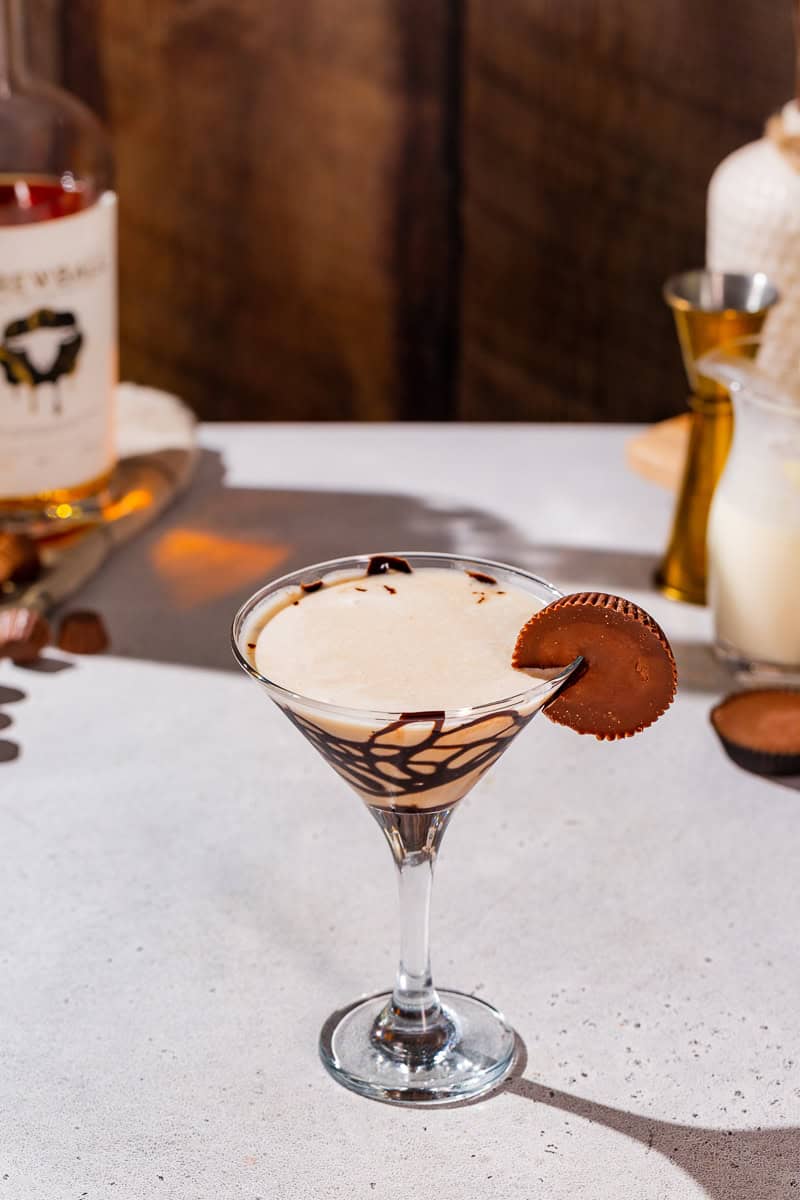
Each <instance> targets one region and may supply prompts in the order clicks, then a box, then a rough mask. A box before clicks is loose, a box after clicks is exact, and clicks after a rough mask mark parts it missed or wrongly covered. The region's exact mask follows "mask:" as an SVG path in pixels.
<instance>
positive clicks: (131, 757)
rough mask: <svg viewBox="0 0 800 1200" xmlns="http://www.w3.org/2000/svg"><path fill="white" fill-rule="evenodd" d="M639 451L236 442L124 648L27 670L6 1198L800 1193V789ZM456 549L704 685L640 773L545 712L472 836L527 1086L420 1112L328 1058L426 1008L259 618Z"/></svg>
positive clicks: (457, 834) (466, 852) (258, 437)
mask: <svg viewBox="0 0 800 1200" xmlns="http://www.w3.org/2000/svg"><path fill="white" fill-rule="evenodd" d="M630 432H631V431H630V430H624V429H619V428H616V429H610V428H605V429H596V428H595V429H592V428H591V427H582V428H577V427H575V428H567V427H548V428H541V427H528V428H525V427H515V428H503V427H498V426H493V427H482V428H469V427H459V428H446V429H445V428H437V427H430V428H414V427H409V426H405V427H398V428H388V427H380V426H377V427H356V428H348V427H346V426H345V427H331V426H325V427H313V426H311V427H302V428H300V427H296V426H295V427H293V426H282V427H270V426H260V427H251V428H243V427H238V428H237V427H224V426H222V427H217V428H214V429H207V430H206V431H205V432H204V440H205V445H206V447H207V450H206V454H205V456H204V461H203V463H202V465H201V471H200V475H199V477H198V481H197V485H196V487H195V488H194V490H193V491H192V493H191V494H190V495H188V496H187V497H186V498H185V499H184V500H183V501H181V502H180V503H179V505H178V506H176V508H175V509H174V510H172V512H171V513H170V515H169V517H168V519H166V520H165V521H164V522H163V523H162V524H160V525H159V526H158V527H157V528H156V529H153V530H151V531H149V532H148V533H146V534H145V535H144V536H143V537H142V538H141V539H140V540H139V541H137V542H136V543H135V544H132V545H130V546H126V547H124V548H123V549H122V550H121V551H120V552H119V554H118V555H117V556H116V557H115V558H114V559H113V560H112V561H110V562H109V563H108V564H107V566H106V568H105V569H104V572H103V574H102V575H101V576H99V577H98V578H97V579H96V580H95V581H94V582H93V583H92V584H90V585H89V586H88V587H87V588H86V590H85V592H84V593H83V594H82V596H81V597H80V606H81V607H97V608H99V609H101V610H102V612H103V614H104V616H105V617H106V620H107V622H108V625H109V628H110V631H111V637H112V644H113V648H112V651H111V653H110V654H108V655H106V656H104V657H101V658H93V659H74V660H70V659H69V658H68V656H66V655H63V654H60V653H57V652H53V653H52V655H51V666H52V664H53V663H54V662H55V660H56V659H60V660H61V663H62V664H63V663H67V664H71V665H67V666H63V667H62V669H60V670H52V669H51V670H48V671H41V670H40V671H31V670H24V669H21V668H17V667H13V666H11V665H9V664H6V663H2V664H0V714H2V716H3V721H2V724H3V725H4V726H5V727H4V728H3V729H2V731H0V739H2V740H0V760H2V761H0V846H2V871H0V969H2V987H0V1130H2V1136H0V1200H97V1198H100V1197H102V1198H106V1197H108V1198H112V1200H154V1198H159V1200H160V1198H168V1200H198V1198H206V1197H213V1198H218V1197H219V1198H223V1197H224V1198H226V1200H227V1198H228V1197H230V1198H236V1200H238V1198H242V1200H257V1198H261V1200H278V1198H280V1200H308V1198H311V1197H314V1198H317V1197H319V1198H328V1197H329V1198H330V1200H338V1198H342V1200H362V1198H363V1200H373V1197H374V1198H375V1200H378V1198H391V1200H401V1198H402V1200H417V1198H419V1200H429V1198H430V1197H432V1196H433V1197H437V1200H462V1198H464V1200H466V1198H470V1200H471V1198H472V1197H476V1196H481V1197H491V1198H492V1200H494V1198H496V1200H517V1198H519V1200H533V1198H538V1197H547V1198H548V1200H574V1198H575V1197H585V1198H587V1200H594V1198H597V1200H673V1198H675V1200H678V1198H680V1200H695V1198H699V1197H711V1198H712V1200H778V1198H780V1200H784V1198H791V1197H792V1196H795V1195H797V1196H798V1197H800V1033H799V1032H798V1028H799V1024H800V1022H799V1020H798V999H797V998H798V988H799V987H800V965H799V963H798V949H797V944H798V937H797V925H798V918H799V917H800V886H799V885H798V882H797V881H798V871H797V862H798V852H799V849H798V848H800V791H798V789H797V787H796V786H792V784H793V781H788V782H787V783H786V784H785V785H779V784H777V783H772V782H769V781H766V780H763V779H758V778H755V777H753V776H749V775H746V774H744V773H742V772H741V771H739V770H737V768H735V767H734V766H733V765H732V764H731V763H730V762H729V761H728V760H727V759H726V758H725V757H724V755H723V753H722V751H721V750H720V748H719V746H718V744H717V742H716V740H715V738H714V736H713V734H712V733H711V731H710V729H709V726H708V722H707V714H708V710H709V708H710V707H711V704H712V702H713V700H714V699H715V698H716V697H717V696H718V695H719V693H720V690H721V688H724V686H725V680H724V679H721V678H720V676H719V674H718V672H717V671H716V669H715V668H714V666H713V665H712V664H711V662H710V661H709V659H708V657H707V653H706V649H705V641H706V639H707V637H708V632H709V630H708V624H707V615H706V614H705V613H704V612H703V611H702V610H697V609H691V608H688V607H682V606H678V605H674V604H670V603H669V602H667V601H665V600H662V599H660V598H659V597H657V596H655V595H654V594H653V593H652V592H651V590H650V584H649V577H650V573H651V570H652V567H653V565H654V563H655V560H656V558H657V556H658V552H659V550H660V549H661V547H662V544H663V542H664V539H665V537H666V532H667V527H668V523H669V512H670V498H669V497H668V496H667V495H666V494H665V493H662V492H660V491H659V490H658V489H656V488H653V487H651V486H649V485H647V484H645V483H643V482H640V481H639V480H637V479H635V478H633V477H631V476H630V475H629V474H628V473H627V472H626V469H625V467H624V462H623V446H624V441H625V437H626V436H627V435H628V434H630ZM425 548H433V549H454V550H461V551H464V552H467V553H472V554H484V555H487V556H490V557H495V558H499V559H506V560H508V561H511V562H514V563H517V564H520V565H522V566H525V567H528V568H531V569H537V568H538V569H539V571H540V573H542V574H545V575H548V576H550V577H551V578H552V579H553V581H554V582H555V583H557V584H558V585H559V586H561V587H562V588H563V589H564V590H576V589H578V588H583V587H597V588H603V589H606V590H618V591H620V592H622V593H624V594H627V595H629V596H630V597H631V598H632V599H634V600H635V601H637V602H639V603H641V604H643V605H644V606H645V607H646V608H649V609H650V610H651V611H652V612H653V614H654V615H655V616H656V618H657V619H658V620H659V621H660V622H662V624H663V625H664V627H665V628H666V630H667V632H668V633H669V634H670V636H671V637H672V638H673V640H674V643H675V647H676V651H677V655H678V660H679V666H680V667H681V669H682V682H681V690H680V694H679V697H678V701H677V703H676V704H675V706H674V707H673V709H672V710H671V711H670V712H669V713H668V714H667V716H666V717H664V719H663V720H662V721H660V722H659V723H658V725H657V726H655V727H654V728H653V729H652V730H650V731H649V732H648V733H646V734H644V735H642V736H641V737H639V738H636V739H633V740H631V741H630V742H625V743H621V744H614V745H608V744H600V743H598V742H595V741H593V740H588V739H585V738H579V737H577V736H575V735H573V734H571V733H570V732H569V731H567V730H565V729H560V728H557V727H554V726H552V725H551V724H550V723H549V722H548V721H547V720H546V719H544V718H542V717H540V718H537V720H536V721H535V722H534V723H533V725H532V726H531V728H530V730H529V731H527V732H526V733H525V734H524V735H523V736H522V737H520V739H519V740H518V742H517V743H516V744H515V745H514V746H513V747H512V748H511V749H510V750H509V752H508V754H507V755H506V756H505V757H504V759H503V760H502V762H501V763H500V764H499V765H498V766H497V767H496V768H495V769H494V772H493V773H491V774H490V775H489V776H488V777H487V778H486V779H485V780H484V781H483V782H482V784H481V785H480V786H479V788H478V789H477V790H476V791H475V793H474V794H473V795H472V796H471V797H470V798H469V799H468V800H467V801H466V802H465V803H464V805H463V807H462V810H461V812H460V813H459V814H458V815H457V817H456V818H455V820H454V821H453V823H452V826H451V828H450V830H449V831H448V834H447V837H446V839H445V843H444V849H443V852H442V858H441V863H440V868H439V874H438V881H437V888H436V895H435V901H434V922H433V935H434V968H435V973H436V976H437V979H438V980H439V982H440V983H442V984H446V985H450V986H454V987H457V988H461V989H463V990H466V991H474V992H476V993H477V994H478V995H480V996H484V997H486V998H489V999H491V1000H492V1001H493V1002H494V1003H496V1004H497V1005H498V1006H499V1007H501V1008H502V1009H503V1010H504V1011H505V1013H506V1015H507V1016H508V1018H509V1019H510V1020H511V1021H512V1023H513V1024H514V1026H515V1027H516V1029H517V1030H518V1031H519V1035H520V1038H521V1041H522V1043H523V1047H524V1049H523V1052H522V1062H521V1065H520V1069H519V1072H518V1075H517V1077H516V1078H515V1079H514V1080H513V1081H512V1082H511V1084H510V1085H508V1086H506V1088H505V1089H504V1090H503V1091H501V1092H500V1093H499V1094H496V1095H495V1096H493V1097H491V1098H489V1099H487V1100H485V1101H483V1102H481V1103H477V1104H473V1105H471V1106H468V1107H463V1108H452V1109H447V1110H438V1111H431V1110H428V1111H408V1110H403V1109H397V1108H391V1107H388V1106H384V1105H379V1104H374V1103H370V1102H368V1101H365V1100H362V1099H359V1098H357V1097H356V1096H353V1095H351V1094H349V1093H347V1092H345V1091H344V1090H343V1089H341V1088H339V1087H337V1086H336V1085H335V1084H334V1083H333V1082H332V1081H331V1080H329V1079H328V1077H327V1076H326V1075H325V1073H324V1071H323V1069H322V1067H321V1066H320V1064H319V1062H318V1060H317V1054H316V1038H317V1033H318V1030H319V1027H320V1025H321V1024H322V1022H323V1020H324V1019H325V1018H326V1017H327V1016H328V1014H329V1013H330V1012H331V1011H332V1010H333V1009H334V1008H336V1007H338V1006H340V1005H342V1004H344V1003H346V1002H347V1001H349V1000H350V999H352V998H354V997H355V996H356V995H357V994H358V993H361V992H367V991H372V990H376V989H378V988H380V987H383V986H384V985H386V984H388V983H389V981H390V979H391V974H392V970H393V963H394V950H395V946H394V942H395V932H394V931H395V909H394V903H395V893H394V880H393V877H392V868H391V863H390V859H389V855H388V851H387V850H386V848H385V847H384V845H383V844H382V842H381V839H380V835H379V833H378V831H377V829H376V827H375V826H374V824H373V822H372V821H371V819H370V817H369V816H368V814H367V813H366V811H365V810H364V809H362V807H361V806H360V804H359V802H358V801H357V800H356V799H355V798H354V797H353V796H352V795H351V794H350V793H349V792H348V791H347V789H346V787H345V785H344V784H342V783H341V782H340V781H338V780H337V779H336V778H335V777H334V775H333V774H332V773H331V771H330V769H329V768H328V767H326V766H325V764H324V763H323V762H322V761H321V760H318V759H317V758H316V757H315V756H314V752H313V751H312V750H311V749H310V747H308V746H307V745H306V744H305V743H304V742H303V741H302V739H301V738H300V736H299V735H298V734H297V733H296V732H295V731H294V730H293V729H292V728H291V727H290V725H289V724H288V722H286V721H285V719H284V718H283V717H282V716H281V715H280V714H279V713H278V712H277V710H275V709H273V708H272V707H271V706H270V704H269V703H268V702H266V701H265V700H264V699H262V697H261V696H259V695H258V693H257V691H256V689H255V688H253V686H252V684H250V683H249V682H248V681H247V680H246V679H245V678H244V677H240V676H239V674H237V673H236V671H235V670H234V668H233V663H232V661H231V660H230V659H229V650H228V646H227V623H228V619H229V617H230V615H231V613H232V611H233V609H234V607H235V605H236V604H237V603H238V601H239V600H240V599H242V598H243V597H244V596H245V595H246V594H248V592H249V591H251V590H252V588H253V587H254V586H255V585H256V584H257V583H258V582H259V580H260V579H261V578H262V577H265V576H268V575H270V574H274V573H275V572H276V571H279V570H281V569H282V568H284V567H285V568H286V569H291V568H293V567H295V566H299V565H302V564H303V563H304V562H311V561H313V560H314V559H318V558H321V557H326V556H332V555H335V554H338V553H343V552H347V551H351V552H352V551H356V552H358V551H362V550H378V549H425Z"/></svg>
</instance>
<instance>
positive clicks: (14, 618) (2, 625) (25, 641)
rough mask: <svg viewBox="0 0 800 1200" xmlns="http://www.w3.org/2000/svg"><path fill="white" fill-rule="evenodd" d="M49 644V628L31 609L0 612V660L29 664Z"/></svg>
mask: <svg viewBox="0 0 800 1200" xmlns="http://www.w3.org/2000/svg"><path fill="white" fill-rule="evenodd" d="M49 642H50V626H49V624H48V623H47V621H46V620H45V618H44V617H43V616H42V615H41V613H38V612H34V610H33V609H31V608H4V609H2V610H0V658H10V659H11V661H12V662H15V663H23V664H24V663H31V662H35V660H36V659H37V658H38V657H39V654H40V653H41V651H42V650H43V649H44V648H45V646H46V645H48V643H49Z"/></svg>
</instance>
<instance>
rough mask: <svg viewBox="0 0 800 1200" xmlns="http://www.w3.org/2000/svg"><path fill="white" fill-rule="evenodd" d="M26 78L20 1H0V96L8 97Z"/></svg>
mask: <svg viewBox="0 0 800 1200" xmlns="http://www.w3.org/2000/svg"><path fill="white" fill-rule="evenodd" d="M26 78H27V68H26V62H25V36H24V23H23V14H22V4H21V3H20V0H0V96H8V95H9V94H10V93H11V92H13V91H14V90H15V89H16V88H17V87H18V86H19V85H20V84H21V83H23V82H24V81H25V80H26Z"/></svg>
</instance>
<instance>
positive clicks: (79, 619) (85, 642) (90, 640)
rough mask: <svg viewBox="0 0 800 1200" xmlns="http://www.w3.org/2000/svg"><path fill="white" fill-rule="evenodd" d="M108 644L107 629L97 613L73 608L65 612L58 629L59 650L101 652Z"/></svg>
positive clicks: (80, 652)
mask: <svg viewBox="0 0 800 1200" xmlns="http://www.w3.org/2000/svg"><path fill="white" fill-rule="evenodd" d="M108 645H109V638H108V630H107V629H106V626H105V622H104V621H103V618H102V617H101V616H100V614H99V613H96V612H92V611H91V610H89V609H75V611H74V612H69V613H66V614H65V616H64V619H63V620H62V622H61V627H60V629H59V631H58V648H59V649H60V650H66V651H67V653H68V654H102V652H103V651H104V650H107V649H108Z"/></svg>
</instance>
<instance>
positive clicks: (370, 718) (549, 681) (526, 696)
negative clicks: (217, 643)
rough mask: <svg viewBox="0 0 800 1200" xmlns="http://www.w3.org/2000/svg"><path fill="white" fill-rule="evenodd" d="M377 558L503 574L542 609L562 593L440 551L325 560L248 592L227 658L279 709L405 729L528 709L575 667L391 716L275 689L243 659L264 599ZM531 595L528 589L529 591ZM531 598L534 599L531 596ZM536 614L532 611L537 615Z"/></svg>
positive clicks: (525, 574)
mask: <svg viewBox="0 0 800 1200" xmlns="http://www.w3.org/2000/svg"><path fill="white" fill-rule="evenodd" d="M378 554H379V555H380V556H381V557H383V556H387V557H391V558H403V559H406V560H407V561H410V562H412V563H413V562H414V560H417V562H418V563H419V562H420V560H424V562H425V564H426V565H431V566H436V565H437V564H439V563H451V564H453V565H458V564H464V569H465V570H468V569H469V568H471V567H477V568H479V569H480V570H483V569H488V570H494V571H504V572H507V573H508V574H509V575H510V576H513V577H515V578H517V579H522V580H524V581H525V582H526V583H529V584H533V585H535V587H536V588H540V589H541V590H542V591H543V592H544V593H545V595H544V596H542V595H541V594H539V595H537V597H536V598H537V599H540V600H544V603H545V604H550V603H552V602H553V601H554V600H559V599H561V597H562V595H563V593H562V592H561V591H559V589H558V588H557V587H555V586H554V585H553V584H552V583H550V582H549V581H548V580H546V579H543V578H542V577H541V576H540V575H534V574H533V573H532V572H530V571H526V570H524V569H523V568H521V567H514V566H511V565H510V564H509V563H503V562H496V561H495V560H493V559H488V558H475V557H472V556H471V555H468V554H457V553H450V552H443V551H427V550H392V551H375V552H373V553H371V554H352V555H345V556H343V557H341V558H332V559H328V560H326V561H325V562H318V563H310V564H309V565H308V566H306V567H301V568H300V569H299V570H297V571H290V572H288V573H287V574H286V575H281V576H279V577H278V578H276V579H274V580H271V581H270V582H269V583H266V584H265V585H264V586H263V587H261V588H259V589H258V590H257V591H255V592H253V593H252V595H251V596H250V597H249V598H248V599H247V600H245V602H244V603H243V604H242V605H241V606H240V607H239V609H238V610H237V612H236V615H235V616H234V618H233V622H232V625H231V646H232V648H233V655H234V658H235V659H236V661H237V662H238V664H239V666H240V667H241V668H242V669H243V670H244V671H245V672H246V674H248V675H249V676H250V677H251V678H252V679H255V680H256V681H257V682H258V683H260V684H261V685H262V687H264V688H265V689H266V690H267V692H268V693H269V695H270V696H271V697H272V698H273V699H274V700H276V701H279V702H280V703H282V704H283V705H286V706H288V707H292V708H302V709H310V710H312V711H316V712H324V713H328V714H330V715H333V716H337V717H345V718H349V719H351V720H355V721H358V722H360V723H361V722H363V723H369V724H377V723H380V724H381V725H388V724H394V723H399V722H402V723H403V724H409V723H411V722H414V721H425V720H431V719H432V718H433V717H436V718H437V719H439V720H443V721H444V722H445V723H447V722H450V721H458V722H459V723H462V724H463V723H464V722H465V721H469V720H471V719H478V718H480V717H484V716H487V715H491V714H492V713H496V712H498V711H501V710H505V709H510V708H517V707H519V706H525V705H527V704H530V703H531V701H534V700H536V699H537V698H539V697H540V696H542V695H548V694H551V693H554V692H555V691H557V690H558V688H559V687H560V686H561V684H562V683H564V682H565V681H566V680H567V679H568V678H569V677H570V675H571V674H572V672H573V671H574V670H575V668H576V667H577V666H578V665H579V663H580V661H581V660H580V659H579V658H578V659H575V661H574V662H571V663H569V664H568V665H566V666H565V667H563V668H561V669H560V670H557V671H555V672H553V673H551V674H549V675H548V677H547V678H537V679H535V681H533V682H532V684H531V686H530V687H527V688H524V689H523V690H522V691H519V692H515V693H513V694H512V695H510V696H504V697H499V698H498V699H495V700H491V701H488V702H486V703H485V704H474V705H466V706H464V707H462V708H447V709H437V710H435V711H430V712H427V711H426V712H422V711H420V712H414V711H399V710H396V711H392V710H389V709H372V708H358V707H355V708H354V707H348V706H347V705H341V704H336V703H334V702H333V701H331V700H323V699H320V698H319V697H314V696H307V695H304V694H303V693H301V692H295V691H292V689H291V688H287V687H285V686H284V685H283V684H280V683H276V681H275V680H274V679H268V678H267V676H266V675H262V674H261V672H260V671H258V670H257V669H256V667H254V666H253V664H252V663H251V662H250V660H249V658H248V657H247V655H246V654H245V653H243V651H242V649H241V646H240V644H239V641H240V637H241V635H242V633H243V632H244V629H245V626H246V623H247V621H248V619H249V618H250V617H252V616H253V614H254V613H255V612H257V610H258V609H259V607H260V606H261V605H262V604H263V603H264V601H266V600H267V599H268V598H269V597H270V596H272V595H277V594H278V593H279V592H281V591H283V590H284V589H287V588H290V587H292V586H293V585H297V586H298V587H299V585H300V583H301V582H303V581H306V580H308V579H309V577H310V578H312V579H317V578H322V577H324V576H325V575H326V574H331V573H332V572H334V571H344V570H349V569H351V568H352V569H354V570H357V569H359V568H361V567H363V568H365V569H366V567H367V566H368V565H369V561H370V559H371V558H375V557H376V556H377V555H378ZM531 591H532V593H534V589H533V588H532V589H531ZM534 594H535V593H534ZM537 611H538V610H537Z"/></svg>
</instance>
